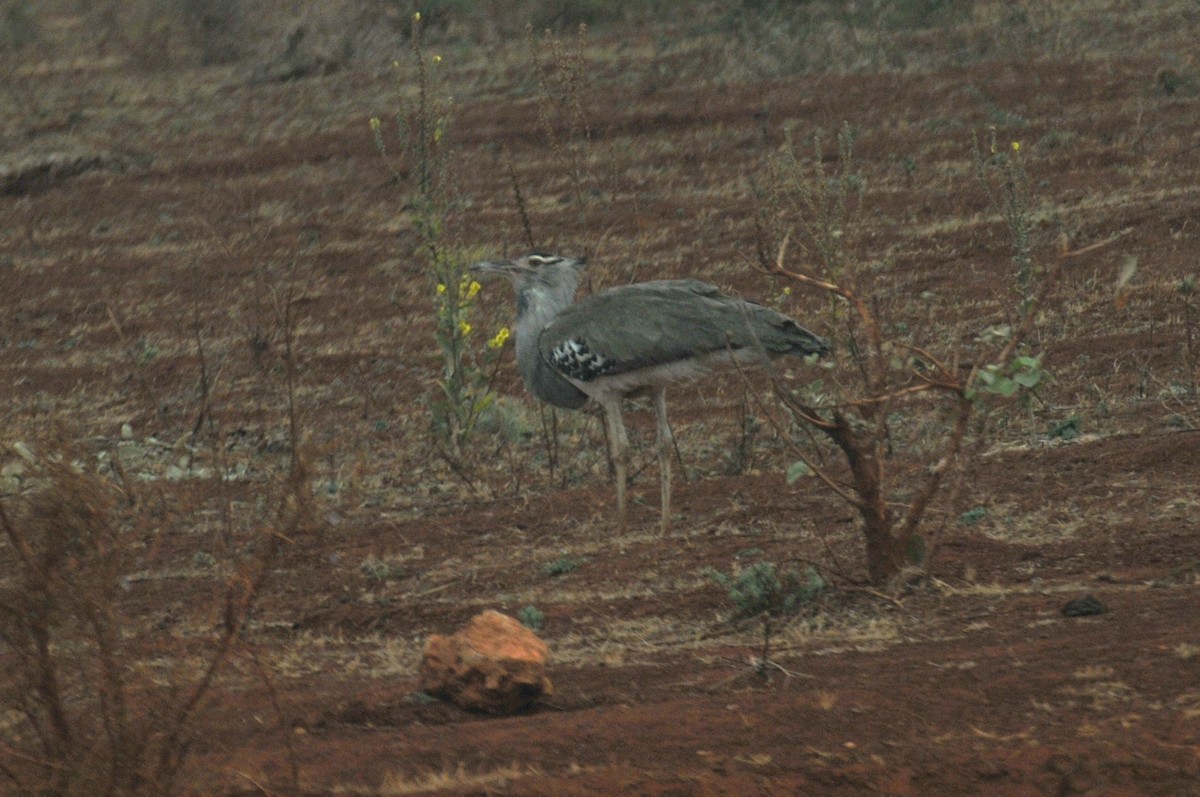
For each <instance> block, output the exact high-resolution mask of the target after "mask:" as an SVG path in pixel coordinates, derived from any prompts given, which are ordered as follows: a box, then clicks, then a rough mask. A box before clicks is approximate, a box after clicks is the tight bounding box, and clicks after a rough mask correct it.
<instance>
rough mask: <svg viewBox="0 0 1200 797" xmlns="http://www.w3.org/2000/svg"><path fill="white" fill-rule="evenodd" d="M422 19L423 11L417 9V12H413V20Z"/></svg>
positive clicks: (418, 20)
mask: <svg viewBox="0 0 1200 797" xmlns="http://www.w3.org/2000/svg"><path fill="white" fill-rule="evenodd" d="M420 21H421V12H420V11H417V12H416V13H414V14H413V22H420Z"/></svg>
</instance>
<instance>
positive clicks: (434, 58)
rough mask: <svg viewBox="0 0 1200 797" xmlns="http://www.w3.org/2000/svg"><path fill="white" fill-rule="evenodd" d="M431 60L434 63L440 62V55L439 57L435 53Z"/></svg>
mask: <svg viewBox="0 0 1200 797" xmlns="http://www.w3.org/2000/svg"><path fill="white" fill-rule="evenodd" d="M433 62H434V63H435V64H440V63H441V62H442V57H441V56H440V55H435V56H434V57H433Z"/></svg>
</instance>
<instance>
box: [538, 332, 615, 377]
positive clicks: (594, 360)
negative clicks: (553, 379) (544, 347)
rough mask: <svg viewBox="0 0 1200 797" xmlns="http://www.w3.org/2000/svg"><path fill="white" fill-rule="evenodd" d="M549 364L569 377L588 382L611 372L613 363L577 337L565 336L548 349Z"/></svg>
mask: <svg viewBox="0 0 1200 797" xmlns="http://www.w3.org/2000/svg"><path fill="white" fill-rule="evenodd" d="M550 365H551V366H553V367H554V370H556V371H558V372H559V373H560V374H562V375H563V376H566V377H568V378H570V379H576V380H578V381H580V382H590V381H592V380H593V379H595V378H597V377H600V376H604V375H605V374H608V373H611V372H612V370H613V367H614V363H613V362H612V361H610V360H608V359H607V358H605V356H604V355H602V354H600V353H599V352H594V351H592V350H591V349H589V348H588V345H587V343H585V342H584V341H582V340H579V339H578V338H567V339H566V340H564V341H563V342H562V343H559V344H558V345H557V346H555V347H554V348H553V349H551V350H550Z"/></svg>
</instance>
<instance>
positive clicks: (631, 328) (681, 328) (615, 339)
mask: <svg viewBox="0 0 1200 797" xmlns="http://www.w3.org/2000/svg"><path fill="white" fill-rule="evenodd" d="M567 340H573V341H578V342H580V343H582V344H583V345H584V346H586V348H587V349H588V350H590V351H591V352H594V353H596V354H598V355H600V356H601V357H603V358H604V359H605V360H606V361H607V366H606V370H605V373H607V374H619V373H624V372H627V371H633V370H637V369H639V368H647V367H650V366H654V365H663V364H666V363H671V362H676V361H678V360H683V359H687V358H690V357H696V356H700V355H703V354H708V353H711V352H716V351H722V350H726V349H741V348H746V347H761V348H762V349H764V350H765V352H766V353H767V354H807V353H812V352H818V353H824V352H825V351H826V350H827V348H828V346H827V343H826V342H825V341H824V339H822V338H820V337H818V336H817V335H814V334H813V333H811V332H809V331H808V330H806V329H804V328H803V327H800V326H799V325H797V324H796V323H795V322H794V321H792V320H791V319H790V318H788V317H787V316H785V315H782V314H781V313H777V312H775V311H774V310H770V309H768V308H765V307H763V306H761V305H757V304H754V303H752V302H747V301H744V300H742V299H737V298H733V297H730V296H725V295H724V294H722V293H721V292H720V290H718V289H717V287H716V286H714V285H709V284H708V283H705V282H700V281H698V280H663V281H658V282H644V283H639V284H637V285H629V286H624V287H618V288H611V289H609V290H607V291H602V292H600V293H597V294H595V295H593V296H590V297H588V298H586V299H583V300H582V301H580V302H577V303H576V304H573V305H571V306H569V307H567V308H566V309H564V310H563V311H562V312H561V313H559V315H558V316H556V317H555V319H554V321H553V322H551V324H550V325H549V326H548V327H546V329H545V330H544V331H543V332H542V334H541V337H540V339H539V349H540V351H541V354H542V358H543V360H545V361H546V362H550V360H551V353H552V352H553V351H554V349H555V347H557V346H559V345H560V344H561V343H563V342H564V341H567Z"/></svg>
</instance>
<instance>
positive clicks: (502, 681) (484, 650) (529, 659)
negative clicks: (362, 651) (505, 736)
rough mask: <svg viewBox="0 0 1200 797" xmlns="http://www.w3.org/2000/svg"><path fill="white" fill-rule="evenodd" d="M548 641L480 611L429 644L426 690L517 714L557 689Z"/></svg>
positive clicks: (423, 682) (467, 703)
mask: <svg viewBox="0 0 1200 797" xmlns="http://www.w3.org/2000/svg"><path fill="white" fill-rule="evenodd" d="M548 656H549V649H548V648H547V647H546V643H545V642H543V641H542V640H540V639H538V637H537V635H536V634H534V633H533V632H532V631H530V630H529V629H528V628H526V627H525V626H523V625H521V624H520V623H519V622H517V621H516V620H514V619H513V618H511V617H509V616H508V615H504V614H501V613H500V612H496V611H491V610H488V611H485V612H481V613H480V614H477V615H475V616H474V617H472V618H471V621H470V622H469V623H467V625H466V626H464V627H463V628H462V629H461V630H459V631H458V632H457V633H455V634H453V635H451V636H442V635H440V634H434V635H433V636H431V637H429V640H428V641H427V642H426V643H425V655H424V656H423V657H422V660H421V688H422V689H423V690H424V691H426V692H428V693H429V694H431V695H434V696H435V697H440V698H443V699H446V700H450V701H451V702H453V703H455V704H457V705H459V706H462V707H463V708H465V709H469V710H471V711H483V712H487V713H489V714H515V713H517V712H520V711H524V710H525V709H528V708H529V707H530V706H532V705H533V704H534V703H535V702H536V701H537V700H538V699H540V698H541V697H542V696H543V695H550V694H553V692H554V688H553V686H552V685H551V683H550V679H549V678H547V677H546V659H547V657H548Z"/></svg>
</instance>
